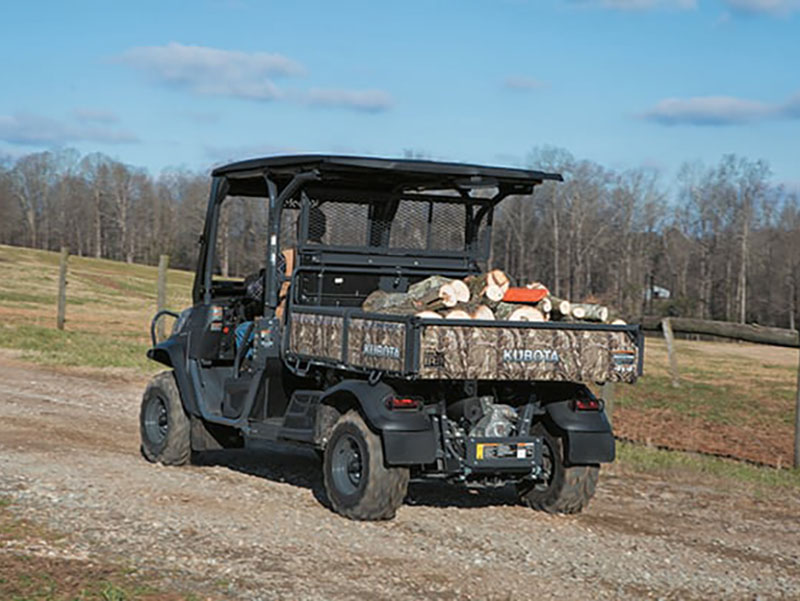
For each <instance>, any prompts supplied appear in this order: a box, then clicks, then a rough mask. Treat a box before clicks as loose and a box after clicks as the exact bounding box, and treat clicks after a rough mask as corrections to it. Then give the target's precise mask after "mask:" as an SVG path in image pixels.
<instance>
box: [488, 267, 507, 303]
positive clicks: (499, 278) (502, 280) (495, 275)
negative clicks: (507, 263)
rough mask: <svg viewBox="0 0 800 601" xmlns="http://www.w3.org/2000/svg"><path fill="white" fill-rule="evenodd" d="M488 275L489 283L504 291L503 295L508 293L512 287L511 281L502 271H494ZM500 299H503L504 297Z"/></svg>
mask: <svg viewBox="0 0 800 601" xmlns="http://www.w3.org/2000/svg"><path fill="white" fill-rule="evenodd" d="M486 275H488V276H489V278H488V281H489V282H490V283H492V284H494V285H495V286H497V287H498V288H500V289H501V290H502V291H503V294H505V293H506V290H508V288H509V287H510V286H511V280H510V279H509V278H508V276H507V275H506V274H505V273H503V271H501V270H500V269H492V270H491V271H490V272H489V273H487V274H486ZM500 298H503V297H502V296H501V297H500Z"/></svg>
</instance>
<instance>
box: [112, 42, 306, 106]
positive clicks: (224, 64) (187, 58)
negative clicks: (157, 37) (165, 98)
mask: <svg viewBox="0 0 800 601" xmlns="http://www.w3.org/2000/svg"><path fill="white" fill-rule="evenodd" d="M120 60H121V61H122V62H124V63H126V64H129V65H131V66H132V67H135V68H137V69H140V70H141V71H144V72H145V73H146V74H147V75H148V76H150V77H152V78H153V79H155V80H156V81H159V82H161V83H165V84H168V85H173V86H176V87H181V88H186V89H188V90H189V91H191V92H194V93H196V94H202V95H211V96H233V97H238V98H246V99H250V100H274V99H276V98H279V97H280V96H281V93H280V90H279V89H278V87H277V86H276V85H275V84H274V83H273V81H272V79H271V78H272V77H292V76H297V75H302V74H304V73H305V68H304V67H303V66H302V65H301V64H300V63H298V62H295V61H293V60H292V59H290V58H287V57H285V56H283V55H280V54H270V53H267V52H240V51H235V50H220V49H218V48H209V47H205V46H188V45H184V44H179V43H177V42H170V43H169V44H167V45H165V46H142V47H138V48H131V49H130V50H127V51H126V52H125V53H124V54H123V55H122V56H121V57H120Z"/></svg>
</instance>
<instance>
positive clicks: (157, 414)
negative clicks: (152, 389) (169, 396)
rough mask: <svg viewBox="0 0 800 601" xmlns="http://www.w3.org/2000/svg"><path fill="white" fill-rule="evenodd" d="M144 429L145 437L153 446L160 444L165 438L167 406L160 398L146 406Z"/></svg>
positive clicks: (167, 415)
mask: <svg viewBox="0 0 800 601" xmlns="http://www.w3.org/2000/svg"><path fill="white" fill-rule="evenodd" d="M144 427H145V432H146V434H147V437H148V438H149V439H150V440H151V441H152V442H153V443H155V444H160V443H162V442H163V441H164V440H165V439H166V438H167V434H168V432H169V414H168V412H167V404H166V402H165V401H164V399H162V398H161V397H156V398H154V399H152V400H151V401H150V402H149V403H148V404H147V409H146V410H145V415H144Z"/></svg>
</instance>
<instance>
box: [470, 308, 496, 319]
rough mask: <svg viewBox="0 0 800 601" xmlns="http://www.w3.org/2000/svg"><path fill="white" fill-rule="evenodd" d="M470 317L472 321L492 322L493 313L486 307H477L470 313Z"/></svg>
mask: <svg viewBox="0 0 800 601" xmlns="http://www.w3.org/2000/svg"><path fill="white" fill-rule="evenodd" d="M470 317H472V319H483V320H486V321H494V312H493V311H492V310H491V309H490V308H489V307H487V306H486V305H478V306H477V307H476V308H475V310H474V311H473V312H472V313H470Z"/></svg>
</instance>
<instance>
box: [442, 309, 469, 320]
mask: <svg viewBox="0 0 800 601" xmlns="http://www.w3.org/2000/svg"><path fill="white" fill-rule="evenodd" d="M444 318H445V319H472V318H471V316H470V314H469V313H467V312H466V311H463V310H462V309H453V310H452V311H448V312H447V313H445V315H444Z"/></svg>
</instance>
